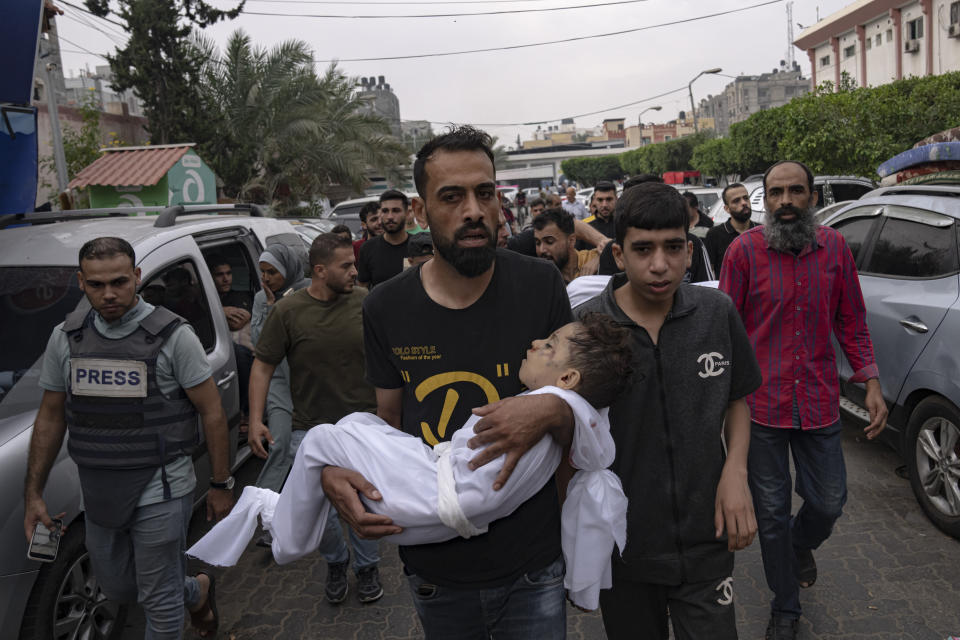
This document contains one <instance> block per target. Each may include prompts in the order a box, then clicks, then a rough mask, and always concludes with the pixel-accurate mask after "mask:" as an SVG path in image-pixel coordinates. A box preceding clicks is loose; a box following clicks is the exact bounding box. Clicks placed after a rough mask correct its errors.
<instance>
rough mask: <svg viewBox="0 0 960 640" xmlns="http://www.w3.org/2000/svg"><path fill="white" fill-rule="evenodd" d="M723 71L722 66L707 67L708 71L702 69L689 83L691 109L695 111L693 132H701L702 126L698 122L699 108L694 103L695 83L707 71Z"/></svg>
mask: <svg viewBox="0 0 960 640" xmlns="http://www.w3.org/2000/svg"><path fill="white" fill-rule="evenodd" d="M721 71H723V69H721V68H720V67H714V68H713V69H707V70H706V71H701V72H700V73H698V74H697V75H696V77H694V79H693V80H691V81H690V82H689V83H688V84H687V91H689V92H690V111H692V112H693V132H694V133H700V126H699V125H698V124H697V108H696V107H695V106H694V104H693V83H694V82H696V80H697V78H699V77H700V76H702V75H704V74H707V73H720V72H721Z"/></svg>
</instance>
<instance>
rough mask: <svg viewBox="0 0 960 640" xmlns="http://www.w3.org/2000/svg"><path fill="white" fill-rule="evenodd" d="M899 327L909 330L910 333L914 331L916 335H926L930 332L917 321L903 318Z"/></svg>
mask: <svg viewBox="0 0 960 640" xmlns="http://www.w3.org/2000/svg"><path fill="white" fill-rule="evenodd" d="M900 325H901V326H904V327H906V328H907V329H910V330H911V331H916V332H917V333H926V332H927V331H930V329H928V328H927V325H925V324H923V323H922V322H920V321H919V320H910V319H909V318H904V319H903V320H901V321H900Z"/></svg>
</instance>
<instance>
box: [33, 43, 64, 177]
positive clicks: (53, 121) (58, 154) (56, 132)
mask: <svg viewBox="0 0 960 640" xmlns="http://www.w3.org/2000/svg"><path fill="white" fill-rule="evenodd" d="M40 42H41V45H40V60H41V66H42V67H43V83H44V84H45V85H46V86H47V112H48V113H49V114H50V131H51V133H52V134H53V160H54V164H55V165H56V167H57V190H58V191H59V192H60V193H64V192H65V191H66V190H67V184H68V180H67V160H66V158H65V157H64V155H63V137H62V135H61V134H60V117H59V114H58V113H57V93H56V90H55V89H54V87H53V77H52V76H51V74H50V72H51V71H52V70H53V69H55V68H56V63H53V62H43V59H44V58H46V57H48V56H49V55H50V51H49V48H48V47H49V45H47V46H46V47H44V46H43V44H42V43H43V42H44V41H43V40H41V41H40ZM44 49H47V50H46V51H44Z"/></svg>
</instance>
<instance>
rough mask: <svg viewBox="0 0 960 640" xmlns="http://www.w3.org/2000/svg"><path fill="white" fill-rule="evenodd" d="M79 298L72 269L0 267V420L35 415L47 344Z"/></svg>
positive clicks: (73, 268)
mask: <svg viewBox="0 0 960 640" xmlns="http://www.w3.org/2000/svg"><path fill="white" fill-rule="evenodd" d="M82 297H83V292H82V291H80V287H79V285H78V284H77V268H76V267H0V308H2V309H3V317H4V320H5V322H4V325H5V326H6V330H5V331H0V419H3V418H6V417H8V416H11V415H15V414H17V413H21V412H23V411H28V410H32V411H36V409H37V407H38V406H39V400H40V395H41V390H40V388H39V387H37V378H38V377H39V375H40V360H41V358H42V357H43V351H44V349H45V348H46V346H47V340H48V339H49V338H50V333H51V332H52V331H53V328H54V327H55V326H57V325H58V324H60V323H61V322H63V319H64V317H65V316H66V315H67V314H68V313H70V312H71V311H73V310H74V309H75V308H76V306H77V303H78V302H79V301H80V299H81V298H82ZM14 327H15V328H14ZM21 383H22V384H21Z"/></svg>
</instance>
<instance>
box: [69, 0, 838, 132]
mask: <svg viewBox="0 0 960 640" xmlns="http://www.w3.org/2000/svg"><path fill="white" fill-rule="evenodd" d="M606 2H609V0H487V1H485V2H481V1H479V0H477V1H472V2H465V1H464V0H452V1H451V2H445V3H440V2H437V1H436V0H429V1H428V0H423V1H422V2H419V3H415V2H400V1H399V0H381V1H380V2H373V1H372V0H354V1H353V2H346V1H345V2H332V1H331V0H248V1H247V4H246V7H245V9H246V11H250V12H264V13H286V14H294V13H296V14H328V15H329V14H337V15H350V16H361V15H368V16H369V15H390V16H400V15H415V14H438V13H439V14H463V13H476V12H491V11H517V10H529V9H537V10H542V9H547V8H555V7H570V6H579V5H601V4H604V3H606ZM762 2H764V0H712V1H710V2H708V1H706V0H643V1H639V2H622V1H621V2H620V3H618V4H612V5H610V6H588V7H587V8H582V9H569V10H564V11H537V12H530V13H512V14H504V15H486V16H459V17H437V18H383V19H362V18H356V17H352V18H312V17H289V16H282V17H277V16H264V15H247V14H243V15H241V16H240V17H239V18H237V19H236V20H233V21H229V22H225V23H220V24H218V25H216V26H214V27H211V28H208V29H207V30H206V31H205V33H206V34H207V35H208V36H210V37H212V38H213V39H214V41H216V42H217V43H219V44H221V45H222V44H223V43H224V42H225V41H226V39H227V37H228V36H229V34H230V33H231V32H232V31H233V30H235V29H244V30H245V31H246V32H247V33H249V34H250V36H251V37H252V38H253V40H254V42H256V43H258V44H259V45H261V46H264V47H270V46H274V45H276V44H278V43H280V42H282V41H284V40H286V39H290V38H297V39H301V40H304V41H306V42H307V43H308V44H309V45H310V46H311V47H312V48H313V50H314V54H315V55H314V58H315V59H316V60H318V61H322V60H329V59H338V60H341V62H339V63H338V64H339V67H340V69H342V70H343V71H344V72H345V73H346V74H347V75H349V76H380V75H382V76H385V78H386V82H387V83H389V84H390V86H391V88H392V89H393V91H394V92H395V93H396V95H397V97H398V99H399V101H400V117H401V118H402V119H404V120H430V121H432V122H434V123H435V124H434V125H433V128H434V130H435V131H438V130H440V129H442V127H443V125H444V123H449V122H456V123H472V124H476V125H482V126H483V128H485V129H487V130H488V131H490V132H491V133H493V134H494V135H497V136H499V137H500V140H501V143H503V144H506V145H508V146H513V145H515V143H516V137H517V135H518V134H519V135H520V136H521V139H527V138H529V137H530V133H531V132H532V131H533V130H534V129H535V128H536V127H535V126H519V125H516V124H514V123H526V122H537V121H542V120H554V121H553V122H552V124H559V119H560V118H563V117H571V116H579V114H586V113H589V112H594V111H600V113H597V114H595V115H584V116H580V117H577V118H576V124H577V126H579V127H591V126H595V125H597V124H599V123H600V122H601V121H602V120H603V119H604V118H614V117H621V118H626V120H627V124H628V125H630V124H635V123H636V122H637V118H638V116H639V115H640V112H641V110H643V109H646V108H647V107H652V106H655V105H660V106H662V107H663V109H662V111H660V112H659V113H658V112H655V111H648V112H647V113H646V114H645V115H644V116H643V120H644V121H645V122H651V121H656V122H665V121H668V120H671V119H673V118H675V117H676V116H677V113H678V112H679V111H682V110H688V109H689V105H690V102H689V97H688V94H687V91H686V86H687V83H688V82H689V81H690V80H691V79H692V78H693V77H694V76H696V75H697V74H698V73H699V72H700V71H702V70H704V69H709V68H712V67H721V68H722V69H723V74H725V75H724V76H703V77H701V78H700V79H699V80H697V81H696V82H695V83H694V85H693V89H694V98H695V99H696V100H698V101H699V99H700V98H702V97H706V96H707V95H708V94H716V93H718V92H720V91H721V90H722V89H723V87H724V86H725V85H726V84H727V83H729V82H731V81H732V78H731V77H727V76H736V75H738V74H747V75H753V74H759V73H764V72H769V71H771V70H773V68H774V67H776V66H778V64H779V62H780V60H782V59H784V58H785V57H786V54H787V19H786V2H783V1H781V2H775V3H773V4H769V5H767V6H761V7H758V8H753V9H747V10H743V11H736V10H738V9H743V8H745V7H750V6H752V5H757V4H761V3H762ZM851 2H852V0H796V2H795V3H794V6H793V18H794V23H799V24H801V25H804V26H810V25H812V24H814V23H815V22H816V20H817V16H818V11H819V16H820V17H821V18H824V17H827V16H828V15H830V14H831V13H833V12H835V11H838V10H840V9H842V8H843V7H844V6H846V5H848V4H851ZM58 4H59V3H58ZM72 4H75V5H78V6H82V2H81V0H72ZM213 4H215V5H216V6H218V7H222V8H229V7H231V6H233V3H231V2H228V1H227V0H213ZM60 6H61V8H62V9H63V10H64V15H63V16H60V17H59V18H58V26H59V30H60V35H61V38H62V42H61V47H62V48H63V49H64V50H65V51H64V52H63V54H62V55H63V61H64V66H65V71H66V75H77V72H78V70H80V69H82V68H84V67H85V66H86V67H89V68H90V70H91V71H92V70H93V68H94V67H95V66H96V65H98V64H105V63H104V61H103V60H102V59H101V58H98V57H95V56H92V55H88V54H86V53H74V52H75V51H77V52H79V50H80V49H81V48H83V49H87V50H89V51H91V52H94V53H105V52H107V51H110V50H112V49H113V48H114V47H116V46H117V44H118V43H122V42H123V41H124V39H125V37H124V34H123V32H122V29H120V28H119V27H116V26H114V25H111V24H106V23H104V22H103V21H102V20H100V19H98V18H94V17H92V16H89V15H87V14H84V13H82V12H80V11H78V10H76V9H74V8H71V7H69V6H65V5H60ZM726 11H736V12H735V13H730V14H728V15H721V16H716V17H709V18H705V19H702V20H693V21H689V22H685V23H681V24H674V25H671V26H664V27H659V28H653V29H647V30H643V31H638V32H634V33H627V34H623V35H614V36H610V37H594V38H588V39H584V40H580V41H576V42H568V43H563V44H550V45H545V46H538V47H530V48H522V49H514V50H507V51H494V52H486V53H471V54H464V55H454V56H439V57H431V58H419V59H408V60H382V61H373V62H348V61H346V60H347V59H350V58H375V57H386V56H401V55H416V54H425V53H445V52H452V51H463V50H468V49H489V48H495V47H509V46H514V45H522V44H530V43H539V42H545V41H551V40H560V39H565V38H573V37H584V36H595V35H599V34H605V33H611V32H616V31H623V30H629V29H636V28H641V27H651V26H654V25H660V24H664V23H670V22H676V21H682V20H690V19H691V18H696V17H698V16H703V15H705V14H718V13H723V12H726ZM94 27H96V29H95V28H94ZM800 31H801V29H800V28H799V27H798V26H797V24H794V37H796V36H799V34H800ZM104 32H105V33H104ZM794 55H795V57H796V59H797V61H798V62H799V63H800V65H801V68H802V69H803V71H804V75H805V76H807V77H809V72H810V63H809V61H808V60H807V56H806V54H805V53H804V52H802V51H800V50H799V49H796V48H794ZM326 64H327V63H324V62H318V71H322V69H323V67H325V66H326ZM675 89H682V91H679V92H676V93H671V94H669V95H667V96H664V97H661V98H655V99H651V100H647V99H648V98H651V97H653V96H656V95H658V94H663V93H666V92H669V91H673V90H675ZM641 100H647V101H645V102H642V103H639V104H634V105H631V106H625V107H621V108H613V107H618V106H619V105H624V104H627V103H634V102H637V101H641ZM494 125H504V126H494ZM544 126H546V125H544Z"/></svg>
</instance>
